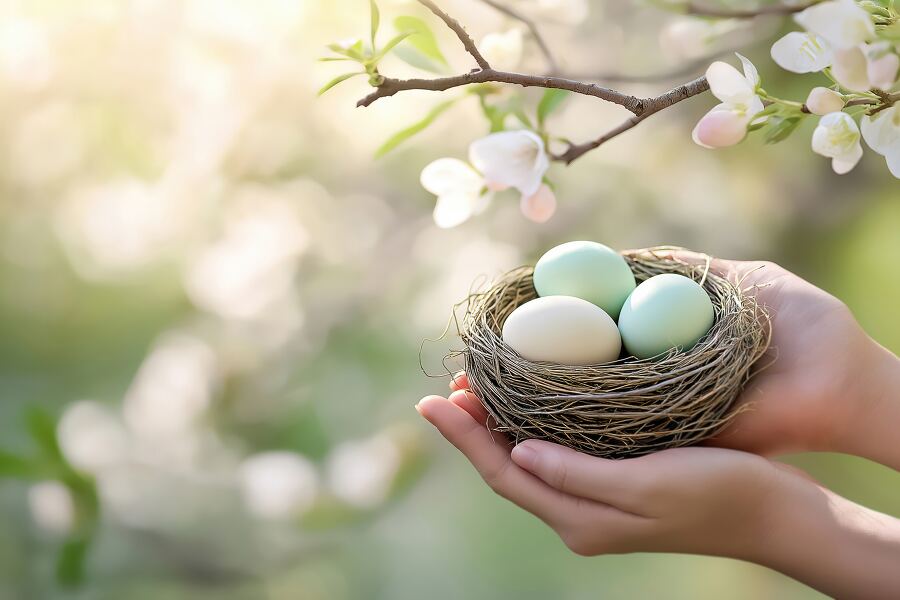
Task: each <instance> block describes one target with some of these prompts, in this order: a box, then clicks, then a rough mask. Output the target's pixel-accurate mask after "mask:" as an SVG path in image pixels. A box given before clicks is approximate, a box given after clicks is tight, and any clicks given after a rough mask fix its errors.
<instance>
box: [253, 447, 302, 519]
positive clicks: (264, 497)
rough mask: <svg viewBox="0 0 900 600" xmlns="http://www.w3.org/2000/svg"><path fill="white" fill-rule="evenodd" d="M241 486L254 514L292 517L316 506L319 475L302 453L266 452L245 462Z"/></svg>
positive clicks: (267, 517) (269, 516)
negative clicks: (314, 504)
mask: <svg viewBox="0 0 900 600" xmlns="http://www.w3.org/2000/svg"><path fill="white" fill-rule="evenodd" d="M238 485H239V488H240V491H241V495H242V496H243V499H244V503H245V504H246V506H247V509H248V510H249V511H250V512H251V513H252V514H253V515H255V516H257V517H261V518H264V519H289V518H291V517H295V516H297V515H300V514H302V513H303V512H304V511H306V510H307V509H309V508H310V507H311V506H312V504H313V502H314V501H315V498H316V493H317V490H318V475H317V474H316V469H315V467H314V466H313V464H312V463H311V462H310V461H309V460H307V459H306V458H304V457H302V456H300V455H299V454H294V453H293V452H264V453H261V454H256V455H254V456H251V457H249V458H247V459H246V460H244V462H243V463H241V466H240V469H239V472H238Z"/></svg>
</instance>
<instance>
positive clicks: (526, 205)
mask: <svg viewBox="0 0 900 600" xmlns="http://www.w3.org/2000/svg"><path fill="white" fill-rule="evenodd" d="M519 209H520V210H521V211H522V214H523V215H525V218H526V219H528V220H529V221H534V222H535V223H545V222H547V221H548V220H549V219H550V217H552V216H553V213H555V212H556V194H554V193H553V190H551V189H550V186H548V185H546V184H542V185H541V186H540V187H539V188H538V190H537V192H535V193H534V194H532V195H530V196H526V195H525V194H522V198H521V200H520V201H519Z"/></svg>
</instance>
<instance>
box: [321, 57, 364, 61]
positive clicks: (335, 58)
mask: <svg viewBox="0 0 900 600" xmlns="http://www.w3.org/2000/svg"><path fill="white" fill-rule="evenodd" d="M317 60H318V61H319V62H338V61H342V60H343V61H352V60H353V59H352V58H345V57H343V56H324V57H322V58H319V59H317ZM354 62H355V61H354Z"/></svg>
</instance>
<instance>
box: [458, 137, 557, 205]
mask: <svg viewBox="0 0 900 600" xmlns="http://www.w3.org/2000/svg"><path fill="white" fill-rule="evenodd" d="M469 160H471V161H472V164H473V165H475V167H476V168H477V169H478V170H479V171H481V172H482V173H483V174H484V179H485V181H486V182H487V184H488V186H489V187H492V188H494V187H502V186H508V187H515V188H518V190H519V191H520V192H522V193H523V194H528V195H531V194H533V193H534V192H535V191H536V190H537V188H538V186H539V185H540V184H541V179H542V178H543V176H544V173H545V172H546V171H547V169H548V168H549V166H550V160H549V158H548V157H547V153H546V152H545V151H544V142H543V140H541V138H540V137H538V136H537V135H536V134H535V133H533V132H531V131H525V130H517V131H501V132H499V133H493V134H491V135H489V136H487V137H484V138H482V139H480V140H475V141H474V142H472V144H471V145H470V146H469Z"/></svg>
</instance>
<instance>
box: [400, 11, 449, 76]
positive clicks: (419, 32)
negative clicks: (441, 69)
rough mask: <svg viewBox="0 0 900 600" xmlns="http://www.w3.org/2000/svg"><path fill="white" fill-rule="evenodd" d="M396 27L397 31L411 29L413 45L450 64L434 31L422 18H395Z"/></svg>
mask: <svg viewBox="0 0 900 600" xmlns="http://www.w3.org/2000/svg"><path fill="white" fill-rule="evenodd" d="M394 27H396V28H397V31H411V32H413V34H414V35H412V36H410V38H409V43H410V44H412V45H413V47H414V48H415V49H416V50H418V51H419V52H421V53H422V54H424V55H425V56H427V57H428V58H430V59H432V60H435V61H437V62H439V63H441V64H443V65H448V63H447V59H446V58H444V55H443V54H442V53H441V49H440V48H439V47H438V43H437V39H436V38H435V37H434V33H432V32H431V29H430V28H429V27H428V24H427V23H425V21H423V20H422V19H419V18H416V17H397V18H396V19H394Z"/></svg>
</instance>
